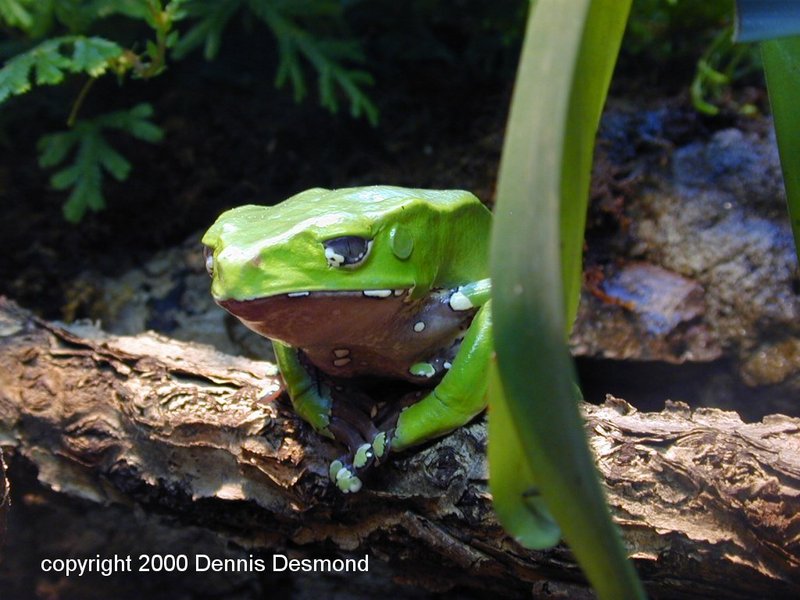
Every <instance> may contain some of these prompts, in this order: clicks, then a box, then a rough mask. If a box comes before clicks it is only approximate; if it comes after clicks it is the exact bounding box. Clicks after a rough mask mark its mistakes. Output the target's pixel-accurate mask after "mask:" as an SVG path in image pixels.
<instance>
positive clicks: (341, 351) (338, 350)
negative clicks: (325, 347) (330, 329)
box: [333, 348, 350, 358]
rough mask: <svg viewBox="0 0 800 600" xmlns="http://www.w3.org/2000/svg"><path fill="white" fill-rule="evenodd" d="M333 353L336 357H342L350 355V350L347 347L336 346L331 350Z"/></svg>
mask: <svg viewBox="0 0 800 600" xmlns="http://www.w3.org/2000/svg"><path fill="white" fill-rule="evenodd" d="M333 355H334V356H335V357H336V358H344V357H345V356H349V355H350V350H349V349H348V348H336V349H335V350H334V351H333Z"/></svg>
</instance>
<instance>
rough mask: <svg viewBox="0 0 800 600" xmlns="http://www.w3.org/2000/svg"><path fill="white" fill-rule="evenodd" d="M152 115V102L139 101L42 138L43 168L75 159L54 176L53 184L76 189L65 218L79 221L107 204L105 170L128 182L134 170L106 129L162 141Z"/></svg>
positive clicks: (41, 163) (139, 137)
mask: <svg viewBox="0 0 800 600" xmlns="http://www.w3.org/2000/svg"><path fill="white" fill-rule="evenodd" d="M152 115H153V108H152V107H151V106H150V105H149V104H139V105H137V106H134V107H133V108H131V109H130V110H121V111H116V112H112V113H107V114H104V115H101V116H99V117H96V118H94V119H87V120H79V121H77V122H76V123H75V125H74V127H73V128H72V129H70V130H69V131H63V132H59V133H52V134H49V135H46V136H43V137H42V138H41V139H40V140H39V165H40V166H41V167H42V168H50V167H56V166H58V165H61V164H62V163H63V162H64V161H65V160H66V159H67V158H68V157H69V156H70V155H71V156H73V158H74V160H73V162H72V163H71V164H68V165H67V166H65V167H63V168H61V169H60V170H58V171H56V172H55V173H54V174H53V176H52V177H51V178H50V184H51V185H52V186H53V187H54V188H55V189H57V190H66V189H69V188H72V192H71V193H70V195H69V198H68V199H67V202H66V204H64V217H65V218H66V219H67V220H68V221H71V222H73V223H77V222H78V221H80V220H81V218H82V217H83V215H84V213H85V212H86V211H87V210H93V211H98V210H100V209H102V208H104V207H105V204H106V203H105V200H104V198H103V194H102V178H103V172H106V173H108V174H110V175H111V176H112V177H114V178H115V179H116V180H117V181H124V180H125V179H127V177H128V174H129V173H130V171H131V164H130V162H128V161H127V160H126V159H125V158H124V157H123V156H122V155H121V154H120V153H119V152H117V151H116V150H115V149H114V148H113V147H112V146H111V145H110V144H109V143H108V140H107V139H106V136H105V135H104V131H106V130H117V131H122V132H125V133H127V134H129V135H131V136H133V137H135V138H138V139H140V140H144V141H146V142H151V143H152V142H158V141H160V140H161V139H162V137H163V132H162V131H161V129H160V128H159V127H158V126H156V125H155V124H153V123H152V121H150V117H151V116H152Z"/></svg>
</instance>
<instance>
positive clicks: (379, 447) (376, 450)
mask: <svg viewBox="0 0 800 600" xmlns="http://www.w3.org/2000/svg"><path fill="white" fill-rule="evenodd" d="M391 439H392V438H391V434H390V433H389V432H388V431H381V432H379V433H378V434H377V435H375V437H374V438H372V452H373V454H374V455H375V459H376V460H381V459H382V458H383V457H385V456H386V455H387V454H388V453H389V448H390V446H391Z"/></svg>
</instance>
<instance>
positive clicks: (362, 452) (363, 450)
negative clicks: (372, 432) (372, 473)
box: [353, 444, 376, 469]
mask: <svg viewBox="0 0 800 600" xmlns="http://www.w3.org/2000/svg"><path fill="white" fill-rule="evenodd" d="M375 456H376V454H375V450H374V448H373V444H361V445H360V446H359V447H358V449H357V450H356V453H355V454H354V455H353V466H354V467H355V468H356V469H363V468H365V467H367V466H369V465H370V464H372V462H373V461H374V460H375Z"/></svg>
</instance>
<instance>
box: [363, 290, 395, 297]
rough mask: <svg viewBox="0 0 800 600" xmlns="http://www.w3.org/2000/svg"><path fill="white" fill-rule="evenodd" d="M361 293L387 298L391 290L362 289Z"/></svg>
mask: <svg viewBox="0 0 800 600" xmlns="http://www.w3.org/2000/svg"><path fill="white" fill-rule="evenodd" d="M363 294H364V295H365V296H367V297H368V298H388V297H389V296H391V295H392V290H364V292H363Z"/></svg>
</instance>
